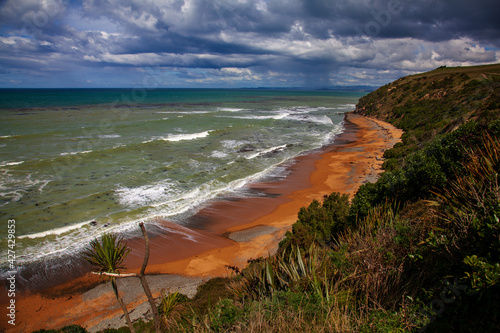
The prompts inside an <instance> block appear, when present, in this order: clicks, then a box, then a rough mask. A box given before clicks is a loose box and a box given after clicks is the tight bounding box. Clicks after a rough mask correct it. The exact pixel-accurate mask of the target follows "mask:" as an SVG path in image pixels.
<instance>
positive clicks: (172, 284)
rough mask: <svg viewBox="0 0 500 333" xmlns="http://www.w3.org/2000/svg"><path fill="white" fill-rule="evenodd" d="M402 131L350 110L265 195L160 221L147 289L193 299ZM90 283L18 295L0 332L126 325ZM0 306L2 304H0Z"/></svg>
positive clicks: (132, 301) (139, 303)
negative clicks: (331, 138)
mask: <svg viewBox="0 0 500 333" xmlns="http://www.w3.org/2000/svg"><path fill="white" fill-rule="evenodd" d="M401 134H402V132H401V131H400V130H398V129H396V128H394V127H393V126H391V125H390V124H387V123H385V122H382V121H379V120H376V119H371V118H366V117H363V116H359V115H355V114H353V113H350V114H348V115H347V116H346V131H345V132H344V133H343V134H342V135H341V136H339V138H337V140H336V142H335V143H334V144H333V145H331V146H329V147H327V148H326V149H324V150H322V151H320V152H314V153H312V154H309V155H306V156H302V157H299V158H297V159H296V160H295V163H293V164H292V165H291V166H290V169H291V173H290V175H289V176H288V177H286V178H285V179H284V180H281V181H277V182H271V183H257V184H252V185H251V186H250V190H253V191H257V192H259V193H263V194H265V195H264V196H261V197H251V198H239V199H238V198H229V199H228V200H222V201H220V202H215V203H212V204H210V205H209V206H207V207H205V208H204V209H202V210H201V211H200V212H199V213H198V214H196V216H195V217H193V218H192V219H191V220H190V221H189V222H188V223H187V224H186V225H185V226H179V225H174V224H173V223H169V222H168V221H160V222H161V223H165V224H167V225H168V227H169V228H170V229H171V230H172V232H171V233H170V234H168V235H160V236H157V237H154V238H152V239H151V258H150V264H149V266H148V269H147V272H148V273H155V274H160V275H153V276H150V277H148V278H149V279H150V281H151V284H152V286H151V289H152V290H153V293H154V294H155V295H156V296H158V295H160V293H161V291H162V289H165V291H166V292H171V291H174V290H180V291H181V292H182V293H185V294H187V295H189V296H192V295H194V293H195V292H196V287H197V286H198V285H199V284H200V283H202V282H203V281H206V280H207V279H208V278H210V277H213V276H226V275H229V274H231V271H230V270H229V269H228V268H227V265H231V266H238V267H240V268H242V267H244V266H245V265H246V263H247V261H248V259H251V258H258V257H262V256H267V255H268V254H270V253H271V254H272V253H274V252H275V251H276V249H277V246H278V243H279V241H280V240H281V239H282V238H283V236H284V234H285V232H286V231H287V230H290V229H291V226H292V224H293V223H294V222H295V221H296V219H297V212H298V211H299V209H300V208H301V207H304V206H307V205H308V204H309V203H310V202H311V201H312V200H313V199H317V200H321V199H322V198H323V196H324V195H327V194H330V193H332V192H341V193H347V194H349V196H351V197H352V196H353V195H354V193H355V191H356V190H357V189H358V187H359V186H360V185H361V184H363V183H364V182H368V181H375V180H376V179H377V175H378V173H379V172H380V171H381V166H382V163H383V160H382V155H383V152H384V151H385V150H386V149H388V148H390V147H392V146H393V145H394V144H395V143H396V142H398V141H399V138H400V137H401ZM129 245H130V246H131V247H132V249H133V251H132V252H131V254H130V255H129V258H128V260H127V262H126V264H127V266H128V267H129V268H130V271H138V269H139V267H140V265H141V263H142V256H143V246H144V245H143V244H142V240H141V239H137V240H134V241H132V242H130V244H129ZM165 274H168V275H165ZM97 284H98V279H97V278H96V277H94V276H89V275H87V276H84V277H81V278H79V279H77V280H73V281H69V282H68V283H66V284H63V285H59V286H56V287H53V288H50V289H48V290H44V291H43V292H40V293H36V294H25V295H19V294H18V295H17V296H16V326H15V327H13V326H11V325H9V324H8V323H7V319H8V318H7V317H6V316H5V315H2V316H1V317H0V331H1V328H5V329H6V332H31V331H33V330H37V329H41V328H46V329H47V328H58V327H62V326H65V325H69V324H73V323H76V324H80V325H82V326H84V327H86V328H87V329H89V330H90V331H98V330H102V329H104V328H106V327H120V326H123V325H125V321H124V320H123V318H121V316H122V314H121V309H120V308H119V307H118V306H117V303H116V300H115V299H114V295H113V293H112V290H111V287H110V286H109V285H107V284H100V285H97ZM96 285H97V286H96ZM119 287H121V290H122V291H125V292H124V293H123V294H124V297H125V301H126V302H127V304H128V307H129V309H134V310H133V311H132V314H131V316H132V318H139V317H141V316H142V315H143V314H144V313H146V312H147V309H148V305H147V304H146V303H145V301H146V299H145V297H144V296H143V295H142V294H143V293H142V289H141V287H140V286H139V282H138V279H137V278H129V279H121V280H120V285H119ZM0 306H1V307H2V308H3V309H5V306H4V304H1V305H0ZM6 318H7V319H6Z"/></svg>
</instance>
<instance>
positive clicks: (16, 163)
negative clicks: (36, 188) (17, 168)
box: [0, 161, 24, 167]
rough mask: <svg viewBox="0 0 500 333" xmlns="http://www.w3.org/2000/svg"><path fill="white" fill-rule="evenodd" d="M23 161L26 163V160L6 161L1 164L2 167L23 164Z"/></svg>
mask: <svg viewBox="0 0 500 333" xmlns="http://www.w3.org/2000/svg"><path fill="white" fill-rule="evenodd" d="M23 163H24V161H15V162H5V163H2V164H0V167H4V166H14V165H19V164H23Z"/></svg>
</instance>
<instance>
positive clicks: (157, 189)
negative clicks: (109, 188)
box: [115, 179, 176, 208]
mask: <svg viewBox="0 0 500 333" xmlns="http://www.w3.org/2000/svg"><path fill="white" fill-rule="evenodd" d="M115 194H116V196H117V199H118V202H119V203H120V205H122V206H126V207H134V208H135V207H141V206H146V205H152V204H155V203H157V202H159V201H165V200H167V199H168V198H171V197H173V196H174V195H175V194H176V191H175V187H174V183H173V182H172V181H169V180H168V179H167V180H164V181H162V182H160V183H157V184H150V185H143V186H139V187H120V188H118V189H117V190H116V191H115Z"/></svg>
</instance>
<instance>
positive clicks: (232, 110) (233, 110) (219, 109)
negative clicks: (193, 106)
mask: <svg viewBox="0 0 500 333" xmlns="http://www.w3.org/2000/svg"><path fill="white" fill-rule="evenodd" d="M217 111H227V112H240V111H245V109H239V108H217Z"/></svg>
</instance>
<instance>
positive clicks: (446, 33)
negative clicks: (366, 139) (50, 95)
mask: <svg viewBox="0 0 500 333" xmlns="http://www.w3.org/2000/svg"><path fill="white" fill-rule="evenodd" d="M499 12H500V2H499V1H497V0H480V1H475V2H472V1H467V0H338V1H333V0H279V1H278V0H211V1H209V0H170V1H168V0H167V1H153V0H82V1H64V0H44V1H40V0H7V1H4V2H2V3H0V22H2V23H1V26H0V52H1V53H0V70H2V71H3V72H5V73H13V71H9V69H15V70H16V71H17V73H31V74H26V75H27V76H26V77H28V75H33V71H36V67H37V64H38V74H39V75H47V76H50V72H51V71H56V72H61V71H65V70H68V68H71V67H73V68H75V69H79V70H83V71H84V68H89V69H90V70H91V71H96V70H97V69H98V68H102V69H103V71H107V72H109V73H111V75H112V73H113V70H112V69H110V68H118V67H120V68H127V67H128V68H130V72H129V73H130V74H131V75H135V74H137V73H138V72H137V71H136V70H135V69H136V68H141V67H144V66H161V67H162V68H169V67H170V68H176V69H175V70H174V69H172V70H171V71H164V73H167V74H168V75H170V77H169V78H170V79H172V78H174V79H175V78H177V79H178V80H179V81H178V82H181V80H193V82H194V81H196V82H198V83H200V82H202V81H203V80H207V81H206V82H209V81H210V80H209V79H210V77H212V78H220V76H221V75H228V76H229V78H231V77H234V78H235V80H236V79H238V80H240V79H242V77H244V79H245V80H255V83H256V84H259V85H262V83H263V81H265V80H268V81H267V82H272V80H281V81H282V82H284V81H287V82H289V84H291V85H293V84H295V85H297V84H301V82H302V83H304V82H305V83H307V84H309V82H316V83H319V84H328V82H330V83H331V82H332V81H335V80H343V81H342V83H344V84H348V83H349V82H351V83H359V82H360V80H362V79H371V80H373V81H372V82H373V84H374V85H377V84H380V83H383V82H384V80H385V81H388V80H391V79H393V78H394V77H395V76H398V75H404V74H407V73H411V72H415V71H423V70H428V69H432V68H435V67H437V66H440V65H469V64H476V63H486V62H495V61H498V60H499V57H500V53H499V51H498V48H499V47H500V37H499V35H500V33H499V32H500V20H498V19H497V18H496V15H498V14H497V13H499ZM71 64H73V66H71ZM180 68H185V69H186V70H184V71H181V70H180ZM224 68H229V69H228V70H224ZM24 69H25V70H24ZM196 69H205V72H204V73H200V72H199V71H197V70H196ZM236 69H238V70H236ZM23 70H24V71H23ZM16 71H14V72H16ZM139 72H140V71H139ZM116 73H117V74H116V75H117V77H120V75H123V71H122V72H120V73H119V74H118V72H116ZM134 73H135V74H134ZM167 74H165V75H167ZM8 75H11V74H8ZM99 75H101V73H99ZM99 75H98V74H96V76H99ZM238 75H240V77H238ZM77 76H78V75H77ZM9 78H10V79H14V78H13V77H12V76H11V77H8V78H6V79H3V81H2V78H1V77H0V84H2V82H7V81H8V79H9ZM226 81H227V80H226ZM189 82H191V81H189ZM210 82H211V81H210Z"/></svg>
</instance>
